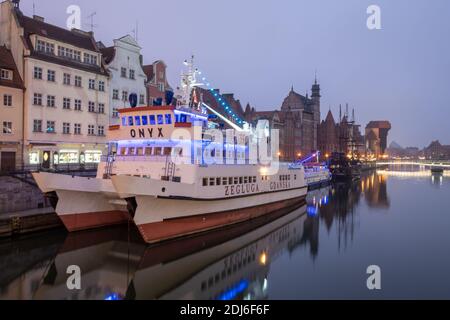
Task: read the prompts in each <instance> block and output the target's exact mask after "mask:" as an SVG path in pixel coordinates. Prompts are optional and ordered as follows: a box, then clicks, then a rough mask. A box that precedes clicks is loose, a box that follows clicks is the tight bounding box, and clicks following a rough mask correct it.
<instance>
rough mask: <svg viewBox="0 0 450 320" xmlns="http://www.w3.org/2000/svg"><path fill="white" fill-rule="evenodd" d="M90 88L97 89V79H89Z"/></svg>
mask: <svg viewBox="0 0 450 320" xmlns="http://www.w3.org/2000/svg"><path fill="white" fill-rule="evenodd" d="M89 89H92V90H95V80H94V79H89Z"/></svg>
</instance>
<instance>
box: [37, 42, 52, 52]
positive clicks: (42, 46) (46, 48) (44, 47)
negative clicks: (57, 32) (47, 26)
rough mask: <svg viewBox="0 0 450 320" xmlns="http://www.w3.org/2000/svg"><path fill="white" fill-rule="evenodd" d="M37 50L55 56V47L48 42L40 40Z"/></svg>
mask: <svg viewBox="0 0 450 320" xmlns="http://www.w3.org/2000/svg"><path fill="white" fill-rule="evenodd" d="M36 49H37V51H40V52H45V53H49V54H55V45H54V44H53V43H50V42H47V41H42V40H38V41H37V45H36Z"/></svg>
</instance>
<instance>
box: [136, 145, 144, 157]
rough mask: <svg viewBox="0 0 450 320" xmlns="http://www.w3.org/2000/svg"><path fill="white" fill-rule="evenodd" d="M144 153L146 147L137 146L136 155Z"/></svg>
mask: <svg viewBox="0 0 450 320" xmlns="http://www.w3.org/2000/svg"><path fill="white" fill-rule="evenodd" d="M143 154H144V148H142V147H138V148H136V155H138V156H142V155H143Z"/></svg>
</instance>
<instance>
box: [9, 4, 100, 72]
mask: <svg viewBox="0 0 450 320" xmlns="http://www.w3.org/2000/svg"><path fill="white" fill-rule="evenodd" d="M14 13H15V15H16V16H17V20H18V22H19V25H20V27H22V28H23V30H24V35H23V40H24V43H25V46H26V48H27V49H29V50H30V51H31V54H30V55H31V56H32V57H33V58H35V59H39V60H43V61H47V62H50V63H55V64H59V65H63V66H67V67H70V68H75V69H80V70H84V71H87V72H92V73H97V74H102V75H105V76H107V75H108V72H107V71H106V69H105V68H104V66H103V64H102V63H101V61H100V65H90V64H86V63H83V62H79V61H75V60H69V59H66V58H63V57H60V56H58V55H56V52H57V51H56V52H55V54H48V53H43V52H39V51H35V50H34V49H33V45H32V42H31V36H32V35H38V36H41V37H45V38H48V39H52V40H55V41H59V42H62V43H66V44H70V45H73V46H75V47H77V48H80V49H85V50H90V51H93V52H97V53H100V50H99V48H98V47H97V44H96V42H95V40H94V37H93V35H92V33H90V32H85V31H82V30H76V29H72V30H66V29H63V28H60V27H58V26H55V25H52V24H49V23H46V22H44V21H41V20H38V19H34V18H30V17H27V16H25V15H23V13H22V12H21V11H20V10H14ZM55 50H57V48H55Z"/></svg>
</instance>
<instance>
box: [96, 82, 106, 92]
mask: <svg viewBox="0 0 450 320" xmlns="http://www.w3.org/2000/svg"><path fill="white" fill-rule="evenodd" d="M98 91H105V81H99V82H98Z"/></svg>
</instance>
